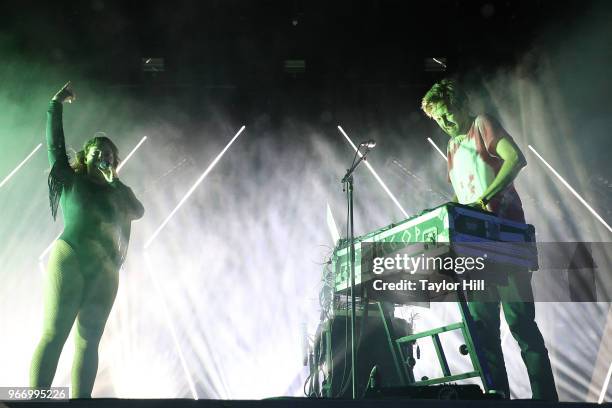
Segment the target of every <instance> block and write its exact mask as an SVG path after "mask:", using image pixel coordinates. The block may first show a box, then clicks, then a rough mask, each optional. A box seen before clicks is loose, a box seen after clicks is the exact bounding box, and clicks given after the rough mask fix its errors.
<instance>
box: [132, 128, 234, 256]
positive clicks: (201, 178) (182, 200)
mask: <svg viewBox="0 0 612 408" xmlns="http://www.w3.org/2000/svg"><path fill="white" fill-rule="evenodd" d="M244 128H245V126H244V125H243V126H242V127H241V128H240V130H239V131H238V132H237V133H236V134H235V135H234V137H233V138H232V140H230V141H229V143H228V144H227V146H225V148H224V149H223V150H221V153H219V154H218V155H217V157H215V159H214V160H213V161H212V163H210V164H209V165H208V167H207V168H206V170H205V171H204V173H202V175H201V176H200V177H199V178H198V179H197V180H196V182H195V183H194V184H193V186H191V188H190V189H189V191H187V194H185V196H184V197H183V198H182V199H181V201H179V203H178V204H177V206H176V207H174V210H172V212H171V213H170V215H168V216H167V217H166V219H165V220H164V222H162V223H161V225H160V226H159V227H157V229H156V230H155V232H154V233H153V235H152V236H151V238H149V240H148V241H147V242H146V243H145V245H144V247H145V249H146V248H148V247H149V245H151V242H153V240H154V239H155V237H157V235H159V233H160V232H161V230H162V229H163V228H164V227H165V226H166V224H167V223H168V221H170V218H172V216H173V215H174V214H175V213H176V212H177V211H178V209H179V208H181V206H182V205H183V204H184V203H185V201H187V199H188V198H189V196H191V194H192V193H193V192H194V191H195V189H196V188H197V187H198V185H200V183H201V182H202V181H203V180H204V179H205V178H206V176H208V173H210V171H211V170H212V169H213V167H215V165H216V164H217V162H218V161H219V160H220V159H221V157H223V155H224V154H225V152H226V151H227V149H229V147H230V146H231V145H232V143H234V141H235V140H236V139H237V138H238V136H240V134H241V133H242V131H243V130H244Z"/></svg>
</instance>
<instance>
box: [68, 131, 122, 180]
mask: <svg viewBox="0 0 612 408" xmlns="http://www.w3.org/2000/svg"><path fill="white" fill-rule="evenodd" d="M98 143H101V144H102V143H104V144H106V145H108V146H109V147H110V148H111V150H112V151H113V163H112V166H113V168H115V169H116V168H117V166H118V165H119V149H118V148H117V146H116V145H115V144H114V143H113V141H112V140H110V139H109V138H108V137H106V133H104V132H97V133H96V134H95V135H94V137H92V138H91V139H89V140H88V141H87V142H85V144H84V145H83V150H80V151H78V152H76V154H75V155H74V158H73V159H72V161H71V163H70V166H71V167H72V169H73V170H74V171H75V173H78V174H85V173H86V172H87V165H86V164H85V158H86V157H87V152H88V151H89V149H90V148H91V147H93V146H95V145H96V144H98Z"/></svg>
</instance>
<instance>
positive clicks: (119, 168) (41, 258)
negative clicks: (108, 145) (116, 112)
mask: <svg viewBox="0 0 612 408" xmlns="http://www.w3.org/2000/svg"><path fill="white" fill-rule="evenodd" d="M145 140H147V137H146V136H145V137H143V138H142V139H140V142H138V144H137V145H136V147H134V148H133V149H132V151H131V152H130V153H129V154H128V155H127V156H126V158H125V159H123V160H122V161H121V163H120V164H119V166H117V173H119V171H120V170H121V168H122V167H123V165H124V164H125V163H127V161H128V160H129V159H130V157H132V155H133V154H134V152H136V149H138V148H139V147H140V145H141V144H143V143H144V141H145ZM60 235H62V233H61V232H60V233H59V234H57V236H56V237H55V239H53V241H51V243H50V244H49V246H48V247H47V248H45V250H44V251H43V252H42V254H40V256H39V257H38V260H39V261H42V260H43V258H44V257H45V256H47V254H48V253H49V251H51V248H53V244H55V241H57V239H58V238H59V237H60Z"/></svg>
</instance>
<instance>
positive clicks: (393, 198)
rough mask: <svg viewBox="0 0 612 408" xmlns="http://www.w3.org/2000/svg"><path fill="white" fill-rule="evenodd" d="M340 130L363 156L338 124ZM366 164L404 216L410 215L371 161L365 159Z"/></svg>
mask: <svg viewBox="0 0 612 408" xmlns="http://www.w3.org/2000/svg"><path fill="white" fill-rule="evenodd" d="M338 130H339V131H340V133H342V135H343V136H344V137H345V138H346V140H348V142H349V143H350V144H351V146H352V147H353V149H355V151H356V152H358V154H359V157H361V156H362V154H361V152H360V151H359V149H358V148H357V146H355V144H354V143H353V141H352V140H351V138H350V137H348V135H347V134H346V132H345V131H344V129H342V127H341V126H340V125H338ZM364 163H365V165H366V166H367V167H368V169H369V170H370V172H372V175H373V176H374V178H375V179H376V181H378V183H379V184H380V185H381V187H382V188H383V190H385V192H386V193H387V195H388V196H389V197H390V198H391V200H392V201H393V202H394V203H395V205H396V206H397V208H399V209H400V211H401V212H402V214H404V216H405V217H406V218H408V217H409V215H408V213H407V212H406V210H404V207H402V205H401V204H400V203H399V201H397V198H395V196H394V195H393V193H392V192H391V190H389V188H388V187H387V185H386V184H385V183H384V181H382V179H381V178H380V177H379V176H378V173H376V170H374V168H373V167H372V166H371V165H370V162H368V161H364Z"/></svg>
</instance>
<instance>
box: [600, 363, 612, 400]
mask: <svg viewBox="0 0 612 408" xmlns="http://www.w3.org/2000/svg"><path fill="white" fill-rule="evenodd" d="M611 376H612V362H611V363H610V368H608V374H607V375H606V381H604V383H603V387H601V392H600V393H599V400H598V401H597V403H598V404H601V403H603V400H604V398H605V397H606V392H607V391H608V386H609V385H610V377H611Z"/></svg>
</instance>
